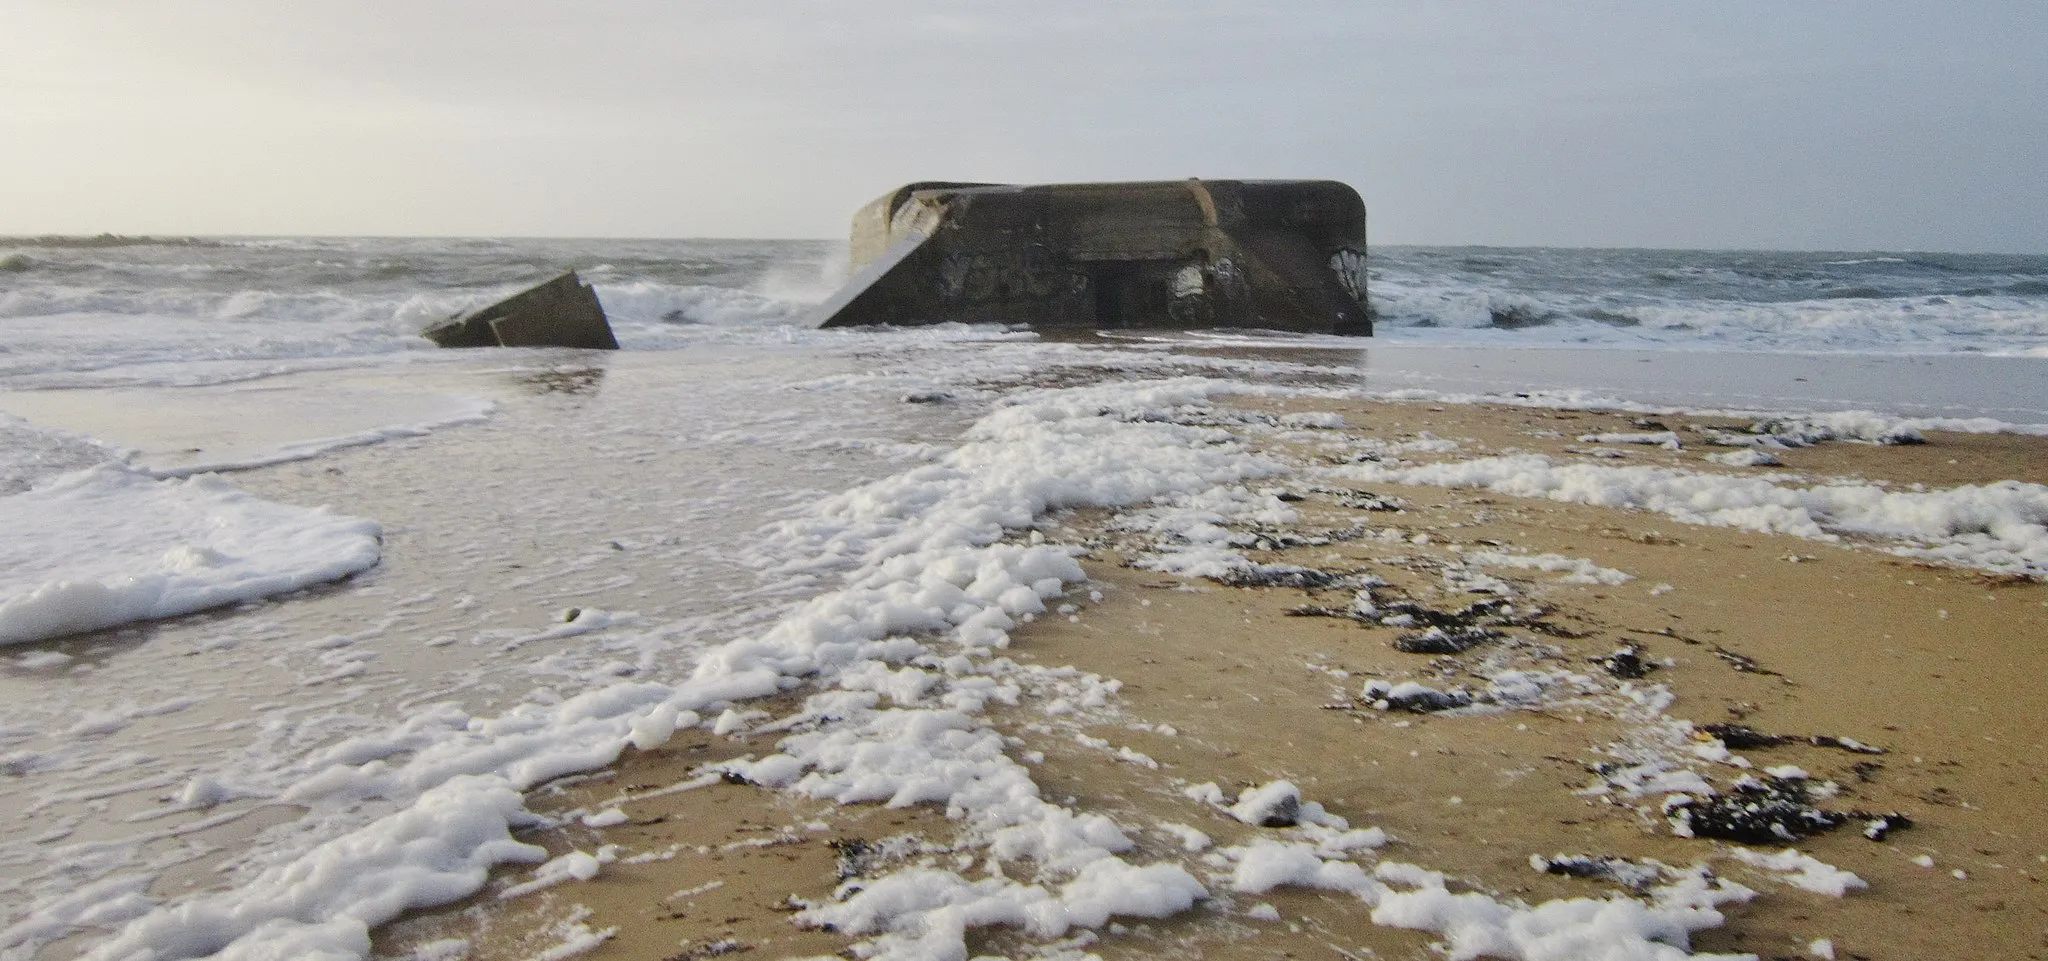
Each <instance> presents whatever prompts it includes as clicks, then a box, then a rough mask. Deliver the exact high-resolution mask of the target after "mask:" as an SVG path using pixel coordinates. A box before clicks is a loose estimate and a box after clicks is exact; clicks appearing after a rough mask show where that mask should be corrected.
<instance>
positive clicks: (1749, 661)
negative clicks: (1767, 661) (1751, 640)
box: [1713, 644, 1783, 677]
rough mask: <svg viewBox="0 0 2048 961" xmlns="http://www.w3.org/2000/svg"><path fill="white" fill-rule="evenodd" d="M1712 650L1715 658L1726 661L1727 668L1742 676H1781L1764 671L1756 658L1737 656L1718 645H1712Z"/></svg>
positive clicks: (1745, 655)
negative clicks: (1742, 674) (1738, 672)
mask: <svg viewBox="0 0 2048 961" xmlns="http://www.w3.org/2000/svg"><path fill="white" fill-rule="evenodd" d="M1713 650H1714V656H1715V657H1718V658H1720V659H1721V660H1723V661H1726V662H1727V663H1728V666H1729V667H1732V668H1734V669H1736V670H1737V671H1740V672H1742V673H1744V674H1764V675H1768V676H1770V677H1781V676H1783V675H1780V674H1779V673H1778V672H1777V671H1773V670H1768V669H1766V668H1765V667H1764V666H1763V664H1761V663H1759V662H1758V661H1757V659H1756V658H1753V657H1750V656H1749V655H1747V654H1737V653H1736V652H1734V651H1731V650H1729V649H1727V648H1725V647H1722V646H1721V645H1719V644H1716V645H1714V648H1713Z"/></svg>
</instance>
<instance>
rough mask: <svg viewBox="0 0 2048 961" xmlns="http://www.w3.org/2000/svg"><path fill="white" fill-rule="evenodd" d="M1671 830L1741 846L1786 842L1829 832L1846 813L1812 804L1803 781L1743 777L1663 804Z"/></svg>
mask: <svg viewBox="0 0 2048 961" xmlns="http://www.w3.org/2000/svg"><path fill="white" fill-rule="evenodd" d="M1664 816H1665V817H1666V818H1667V819H1669V820H1670V822H1671V831H1672V833H1673V834H1677V835H1680V836H1683V837H1696V838H1717V839H1720V840H1723V841H1738V842H1741V843H1743V844H1784V843H1786V842H1790V841H1797V840H1799V839H1801V838H1807V837H1812V836H1813V835H1816V834H1823V833H1826V832H1828V831H1832V830H1834V829H1836V828H1838V827H1841V826H1842V825H1843V824H1846V823H1848V820H1849V816H1848V815H1846V814H1841V813H1838V812H1835V811H1825V810H1822V809H1820V808H1818V807H1815V806H1814V804H1813V800H1812V798H1811V797H1809V796H1808V794H1807V791H1806V782H1805V781H1804V780H1803V779H1794V778H1780V777H1767V778H1764V779H1762V780H1758V779H1755V778H1745V779H1743V780H1742V781H1740V782H1738V783H1737V784H1735V785H1734V786H1733V787H1731V788H1730V789H1729V790H1728V792H1727V793H1726V794H1719V795H1715V796H1713V797H1708V798H1701V797H1693V796H1690V795H1686V796H1683V797H1682V798H1680V799H1678V800H1674V801H1672V802H1669V803H1667V804H1666V805H1665V806H1664Z"/></svg>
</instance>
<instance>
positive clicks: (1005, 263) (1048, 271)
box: [937, 244, 1088, 302]
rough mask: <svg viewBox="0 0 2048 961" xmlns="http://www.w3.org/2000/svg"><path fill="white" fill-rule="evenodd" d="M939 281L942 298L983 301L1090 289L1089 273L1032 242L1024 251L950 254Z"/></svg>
mask: <svg viewBox="0 0 2048 961" xmlns="http://www.w3.org/2000/svg"><path fill="white" fill-rule="evenodd" d="M937 283H938V293H939V297H940V299H943V300H964V301H969V302H980V301H989V300H1009V299H1013V298H1021V297H1058V296H1063V295H1064V296H1079V295H1081V294H1082V293H1084V292H1086V291H1087V289H1088V275H1087V274H1085V273H1083V272H1081V271H1079V270H1076V269H1074V268H1072V267H1071V266H1068V265H1066V264H1063V263H1060V262H1059V261H1058V259H1057V258H1055V257H1054V256H1053V254H1052V251H1051V250H1050V249H1048V248H1047V247H1046V246H1045V245H1044V244H1032V245H1031V246H1029V247H1025V248H1024V249H1022V250H996V251H985V252H978V253H969V252H957V253H951V254H947V255H946V257H945V259H944V260H942V261H940V262H939V270H938V276H937Z"/></svg>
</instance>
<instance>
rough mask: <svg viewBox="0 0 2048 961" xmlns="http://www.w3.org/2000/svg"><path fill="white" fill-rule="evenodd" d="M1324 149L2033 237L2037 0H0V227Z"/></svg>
mask: <svg viewBox="0 0 2048 961" xmlns="http://www.w3.org/2000/svg"><path fill="white" fill-rule="evenodd" d="M1188 176H1201V177H1215V178H1230V177H1327V178H1335V179H1339V180H1344V181H1346V182H1348V183H1350V184H1352V185H1353V186H1355V187H1357V188H1358V190H1359V191H1360V193H1362V194H1363V195H1364V196H1365V198H1366V204H1367V206H1368V208H1369V210H1370V212H1371V236H1372V239H1373V241H1374V242H1375V243H1473V244H1548V245H1564V246H1660V247H1768V248H1800V249H1814V248H1825V249H1852V250H1862V249H1880V248H1882V249H1932V250H1993V251H2011V252H2048V2H2044V0H2013V2H1978V0H1947V2H1942V3H1929V2H1924V0H1922V2H1913V3H1905V2H1896V3H1895V2H1886V0H1845V2H1798V0H1794V2H1786V0H1772V2H1746V0H1682V2H1662V0H1625V2H1612V3H1602V2H1581V3H1573V4H1555V3H1547V2H1536V0H1530V2H1526V3H1512V4H1511V3H1501V2H1491V0H1413V2H1381V0H1331V2H1313V3H1312V2H1300V3H1257V2H1206V0H1178V2H1151V0H1082V2H1067V0H1037V2H1025V3H1011V2H1007V0H979V2H974V3H952V4H947V3H937V2H900V0H864V2H836V3H834V2H811V3H804V2H783V0H742V2H730V0H729V2H718V3H711V2H690V0H578V2H553V0H488V2H486V0H405V2H403V3H396V2H394V3H386V2H374V0H133V2H121V0H0V234H24V233H29V234H33V233H99V232H102V231H112V232H116V233H157V234H164V233H171V234H218V233H239V234H421V235H447V234H458V235H542V236H649V237H675V236H680V237H691V236H724V237H826V236H841V235H843V234H844V232H845V229H846V223H847V220H848V217H849V215H850V214H851V213H852V212H853V210H854V208H855V207H857V206H859V205H860V204H861V203H863V202H865V201H866V200H867V199H868V198H870V197H873V196H875V195H877V194H880V193H882V192H883V191H884V190H887V189H889V188H890V187H892V186H894V185H896V184H899V183H902V182H905V181H909V180H917V179H951V180H988V181H1019V182H1050V181H1074V180H1124V179H1160V178H1182V177H1188Z"/></svg>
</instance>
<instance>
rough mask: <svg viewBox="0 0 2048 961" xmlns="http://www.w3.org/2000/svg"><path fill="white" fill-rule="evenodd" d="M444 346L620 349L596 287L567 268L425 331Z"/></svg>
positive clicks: (430, 337) (436, 342)
mask: <svg viewBox="0 0 2048 961" xmlns="http://www.w3.org/2000/svg"><path fill="white" fill-rule="evenodd" d="M421 335H422V336H424V337H426V338H427V339H428V340H431V341H433V342H434V343H435V344H438V345H440V346H442V347H583V348H588V349H592V350H618V349H619V341H618V338H616V337H614V336H612V325H611V322H610V321H608V320H606V319H605V316H604V305H603V304H601V303H599V302H598V299H597V291H595V290H593V289H591V287H590V285H589V284H586V283H584V282H583V281H582V279H581V278H578V277H577V276H576V272H575V271H573V270H572V271H569V272H568V273H566V274H563V275H561V276H559V277H556V278H555V279H553V280H550V281H548V282H547V283H544V284H541V285H539V286H537V287H531V288H528V289H526V290H523V291H520V292H519V293H516V294H513V295H512V296H510V297H507V298H505V299H504V300H501V301H498V302H497V303H495V304H492V305H490V306H489V307H485V308H482V309H480V310H474V311H470V312H469V313H466V314H456V315H455V316H453V317H450V318H448V319H447V320H444V321H442V322H440V323H438V324H435V325H433V326H431V327H428V328H427V329H426V330H424V331H421Z"/></svg>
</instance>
